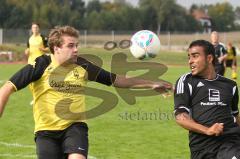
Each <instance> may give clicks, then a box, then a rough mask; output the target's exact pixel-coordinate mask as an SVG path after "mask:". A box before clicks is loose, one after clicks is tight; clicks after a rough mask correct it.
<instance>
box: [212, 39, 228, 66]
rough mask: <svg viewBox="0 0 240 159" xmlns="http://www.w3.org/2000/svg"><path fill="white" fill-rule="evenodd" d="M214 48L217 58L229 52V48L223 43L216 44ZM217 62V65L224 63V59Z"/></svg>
mask: <svg viewBox="0 0 240 159" xmlns="http://www.w3.org/2000/svg"><path fill="white" fill-rule="evenodd" d="M214 49H215V57H216V59H218V58H219V57H221V56H223V55H225V54H227V50H226V49H225V47H224V46H223V45H222V44H221V43H219V44H217V45H215V46H214ZM216 64H217V65H223V61H222V62H221V63H219V62H218V61H217V63H216Z"/></svg>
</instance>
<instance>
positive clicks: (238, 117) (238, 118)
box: [235, 115, 240, 126]
mask: <svg viewBox="0 0 240 159" xmlns="http://www.w3.org/2000/svg"><path fill="white" fill-rule="evenodd" d="M235 118H236V122H237V124H238V125H239V126H240V116H239V115H237V116H235Z"/></svg>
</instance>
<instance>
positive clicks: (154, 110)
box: [0, 48, 189, 159]
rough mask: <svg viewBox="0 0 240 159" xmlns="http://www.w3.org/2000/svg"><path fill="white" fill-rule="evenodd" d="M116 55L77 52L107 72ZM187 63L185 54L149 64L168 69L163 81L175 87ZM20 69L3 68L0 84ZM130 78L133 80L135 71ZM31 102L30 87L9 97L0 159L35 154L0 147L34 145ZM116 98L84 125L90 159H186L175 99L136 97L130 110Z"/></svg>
mask: <svg viewBox="0 0 240 159" xmlns="http://www.w3.org/2000/svg"><path fill="white" fill-rule="evenodd" d="M119 51H122V50H116V51H112V52H107V51H104V50H102V49H91V48H88V49H82V50H81V51H80V53H82V54H83V53H88V54H93V55H96V56H98V57H100V58H101V59H103V66H104V68H106V69H107V70H111V69H110V64H111V56H112V55H113V54H114V53H117V52H119ZM124 52H125V53H126V54H127V55H128V57H129V61H131V62H140V61H139V60H136V59H133V58H132V57H131V55H129V53H128V52H127V51H124ZM186 60H187V56H186V54H183V53H170V52H169V53H168V52H163V53H161V54H160V55H159V56H158V57H157V58H155V59H154V60H153V61H155V62H160V63H163V64H165V65H167V67H168V70H167V72H166V73H165V74H164V75H163V76H161V78H163V79H165V80H167V81H170V82H172V83H174V82H175V81H176V80H177V78H178V77H179V76H180V75H181V74H183V73H186V72H188V67H187V65H186V64H187V63H186ZM144 62H152V61H144ZM22 66H23V65H3V64H1V65H0V80H7V79H8V78H9V77H10V76H11V75H12V74H13V73H14V72H16V71H17V70H18V69H19V68H21V67H22ZM119 69H121V68H119ZM140 73H142V72H140ZM132 74H133V75H137V74H139V72H137V71H136V72H133V73H132ZM89 85H90V86H91V87H96V88H98V89H104V90H107V91H110V92H112V93H114V94H116V95H117V92H116V90H115V89H114V88H112V87H107V86H103V85H100V84H96V83H92V82H90V83H89ZM31 98H32V97H31V95H30V91H29V89H28V88H25V89H23V90H22V91H20V92H17V93H14V94H13V95H12V96H11V99H10V100H9V102H8V104H7V107H6V109H5V112H4V115H3V117H2V118H1V119H0V159H1V158H4V159H5V158H15V157H3V156H2V157H1V154H15V155H20V156H21V155H22V157H18V158H27V157H26V155H35V149H34V148H31V147H26V148H23V147H16V146H15V147H13V146H6V145H3V144H2V145H1V142H6V143H20V144H24V145H34V140H33V139H34V135H33V127H34V122H33V117H32V107H31V106H30V105H29V102H30V101H31ZM118 99H119V102H118V105H117V106H116V107H115V108H114V109H113V110H111V111H109V112H108V113H106V114H103V115H101V116H98V117H96V118H93V119H90V120H88V125H89V140H90V151H89V154H90V156H95V157H96V158H97V159H139V158H143V159H186V158H189V147H188V132H187V131H186V130H184V129H182V128H180V127H179V126H177V125H176V123H175V121H174V118H173V116H172V111H173V96H171V97H168V98H163V97H162V96H161V95H157V96H151V97H137V102H136V104H134V105H128V104H127V103H126V102H125V101H124V100H123V99H121V97H120V96H118ZM98 103H100V100H99V99H96V98H93V97H87V105H90V106H96V105H97V104H98ZM150 115H153V116H150ZM23 155H25V157H24V156H23ZM32 158H33V157H32Z"/></svg>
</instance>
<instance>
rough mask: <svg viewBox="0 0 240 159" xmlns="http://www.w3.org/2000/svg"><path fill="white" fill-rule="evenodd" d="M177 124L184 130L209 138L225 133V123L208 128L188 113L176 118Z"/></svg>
mask: <svg viewBox="0 0 240 159" xmlns="http://www.w3.org/2000/svg"><path fill="white" fill-rule="evenodd" d="M176 122H177V123H178V124H179V125H180V126H181V127H183V128H185V129H187V130H190V131H193V132H197V133H200V134H205V135H209V136H212V135H214V136H219V135H220V134H221V133H222V132H223V123H215V124H213V125H212V126H211V127H206V126H204V125H201V124H199V123H197V122H195V121H194V120H193V119H191V117H190V116H189V115H188V114H187V113H180V114H178V115H177V116H176Z"/></svg>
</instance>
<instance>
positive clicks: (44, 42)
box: [41, 35, 48, 47]
mask: <svg viewBox="0 0 240 159" xmlns="http://www.w3.org/2000/svg"><path fill="white" fill-rule="evenodd" d="M41 37H42V41H43V46H44V47H48V37H46V36H44V35H41Z"/></svg>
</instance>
